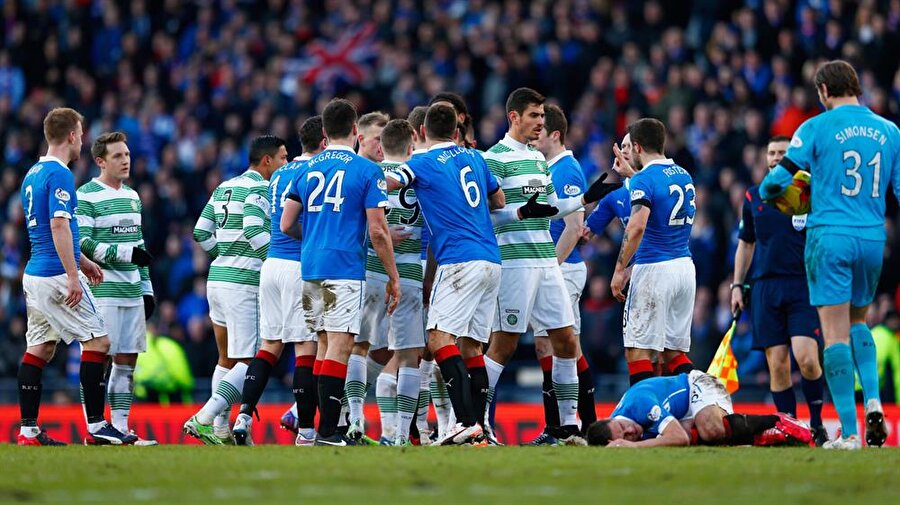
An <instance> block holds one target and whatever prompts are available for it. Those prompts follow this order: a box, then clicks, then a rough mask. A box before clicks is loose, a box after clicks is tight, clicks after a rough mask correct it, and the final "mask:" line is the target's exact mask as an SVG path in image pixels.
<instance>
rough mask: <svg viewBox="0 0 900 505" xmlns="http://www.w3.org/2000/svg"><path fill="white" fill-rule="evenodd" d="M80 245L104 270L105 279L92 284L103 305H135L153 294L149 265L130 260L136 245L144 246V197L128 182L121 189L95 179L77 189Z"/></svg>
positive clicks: (92, 288) (86, 254) (140, 304)
mask: <svg viewBox="0 0 900 505" xmlns="http://www.w3.org/2000/svg"><path fill="white" fill-rule="evenodd" d="M77 195H78V208H77V209H76V210H75V216H76V218H77V219H78V235H79V237H80V238H79V246H80V247H81V252H82V253H83V254H84V255H85V256H87V257H89V258H91V259H92V260H94V261H96V262H97V263H98V264H99V265H100V268H102V269H103V282H101V283H100V284H99V285H97V286H91V293H93V295H94V298H95V299H96V301H97V303H98V304H100V305H116V306H119V307H136V306H142V305H143V304H144V301H143V296H144V295H145V294H146V295H152V294H153V286H152V285H151V284H150V270H149V268H148V267H138V266H137V265H135V264H133V263H131V252H132V250H133V249H134V248H135V247H138V248H140V249H145V247H144V236H143V231H142V229H141V210H142V206H141V199H140V198H139V197H138V194H137V192H136V191H135V190H133V189H131V188H130V187H128V186H126V185H124V184H123V185H122V186H121V187H120V188H119V189H115V188H113V187H111V186H108V185H106V184H104V183H102V182H100V180H99V179H93V180H91V181H90V182H88V183H86V184H84V185H83V186H81V187H80V188H78V190H77Z"/></svg>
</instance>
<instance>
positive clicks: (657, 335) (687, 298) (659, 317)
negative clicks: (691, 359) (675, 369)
mask: <svg viewBox="0 0 900 505" xmlns="http://www.w3.org/2000/svg"><path fill="white" fill-rule="evenodd" d="M696 290H697V275H696V272H695V270H694V262H693V261H692V260H691V258H677V259H674V260H668V261H661V262H659V263H647V264H640V265H634V267H633V269H632V272H631V284H630V286H629V288H628V298H627V300H626V301H625V316H624V317H623V318H622V319H623V334H624V337H625V347H626V348H632V349H652V350H655V351H663V350H673V351H682V352H688V351H690V350H691V319H692V318H693V315H694V296H695V293H696Z"/></svg>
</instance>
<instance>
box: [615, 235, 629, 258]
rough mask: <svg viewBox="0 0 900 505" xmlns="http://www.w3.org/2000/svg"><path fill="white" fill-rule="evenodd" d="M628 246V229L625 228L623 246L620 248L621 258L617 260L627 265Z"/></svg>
mask: <svg viewBox="0 0 900 505" xmlns="http://www.w3.org/2000/svg"><path fill="white" fill-rule="evenodd" d="M627 247H628V229H627V228H626V229H625V235H623V236H622V247H621V248H620V249H619V258H618V259H617V260H616V263H621V264H622V265H623V266H625V262H624V260H625V249H626V248H627Z"/></svg>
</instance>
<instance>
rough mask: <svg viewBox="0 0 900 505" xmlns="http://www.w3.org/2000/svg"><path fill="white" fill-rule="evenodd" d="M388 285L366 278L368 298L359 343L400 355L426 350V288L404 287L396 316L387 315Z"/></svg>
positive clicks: (366, 297)
mask: <svg viewBox="0 0 900 505" xmlns="http://www.w3.org/2000/svg"><path fill="white" fill-rule="evenodd" d="M386 286H387V282H386V281H384V280H383V279H379V278H377V277H366V296H365V297H364V298H363V315H362V322H361V324H360V328H359V335H357V336H356V339H355V341H356V342H369V350H370V351H374V350H376V349H384V348H385V347H386V348H388V349H390V350H391V351H399V350H402V349H415V348H418V347H425V331H424V328H425V321H424V318H425V311H424V307H423V306H422V286H421V285H418V286H416V285H412V284H404V283H401V284H400V303H399V304H398V305H397V309H396V310H394V314H393V315H391V316H388V315H387V305H386V304H385V303H384V302H385V291H384V290H385V287H386Z"/></svg>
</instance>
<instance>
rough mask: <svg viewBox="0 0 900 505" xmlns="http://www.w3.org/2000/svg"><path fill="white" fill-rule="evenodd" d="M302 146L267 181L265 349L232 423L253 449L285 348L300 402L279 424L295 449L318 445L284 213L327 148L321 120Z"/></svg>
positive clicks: (292, 235)
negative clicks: (309, 165)
mask: <svg viewBox="0 0 900 505" xmlns="http://www.w3.org/2000/svg"><path fill="white" fill-rule="evenodd" d="M300 145H301V146H302V148H303V153H302V154H300V156H298V157H297V158H296V160H295V161H292V162H291V163H288V164H286V165H284V166H282V167H280V168H278V169H277V170H275V172H273V173H272V176H271V177H270V178H269V195H270V201H269V205H270V207H269V208H270V209H271V211H270V216H271V218H272V236H271V238H270V239H269V252H268V255H267V257H266V261H265V262H263V266H262V269H261V270H260V274H259V312H260V323H259V325H260V337H261V340H262V342H261V344H260V348H259V351H257V353H256V356H255V357H254V358H253V360H252V361H250V364H249V366H248V367H247V378H246V379H245V381H244V389H243V393H242V395H241V412H240V414H238V416H237V419H235V422H234V429H233V430H232V431H233V433H234V439H235V442H236V443H237V445H250V444H251V443H252V438H251V436H250V430H251V426H252V422H253V417H252V416H253V412H254V410H256V404H257V403H258V402H259V399H260V397H261V396H262V393H263V390H265V388H266V384H267V383H268V381H269V376H270V375H271V373H272V369H273V368H274V367H275V365H276V364H277V363H278V359H279V358H280V357H281V353H282V352H283V351H284V346H285V344H294V355H295V356H296V360H295V365H296V366H295V368H294V384H293V386H294V387H293V392H294V398H295V400H296V403H294V405H293V407H291V409H290V410H288V411H287V412H285V414H284V415H283V416H282V419H281V425H282V426H283V427H285V428H286V429H289V430H290V431H293V432H294V433H297V440H296V445H299V446H310V445H312V444H313V443H315V437H316V432H315V427H314V426H313V419H314V418H315V416H316V403H317V401H316V400H317V398H316V396H317V392H316V377H315V376H314V375H313V373H312V371H313V365H314V362H315V358H316V334H315V333H314V332H310V331H309V330H308V329H307V327H306V321H305V319H304V317H303V305H302V303H301V298H302V286H303V285H302V283H301V282H298V281H299V280H300V279H301V278H302V275H301V268H300V251H301V248H302V245H303V243H302V242H301V241H300V240H297V238H296V237H299V223H294V226H293V228H291V230H289V232H288V233H283V232H282V231H281V227H280V223H281V214H282V210H283V208H284V203H285V201H286V199H287V194H288V191H289V188H290V185H291V182H292V181H293V179H294V175H295V174H297V173H298V172H302V171H303V170H304V169H305V168H306V162H307V161H309V159H310V158H312V157H313V156H315V155H317V154H319V153H320V152H322V151H323V150H324V149H325V136H324V135H323V134H322V116H313V117H311V118H309V119H307V120H306V121H304V122H303V124H302V125H301V126H300Z"/></svg>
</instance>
